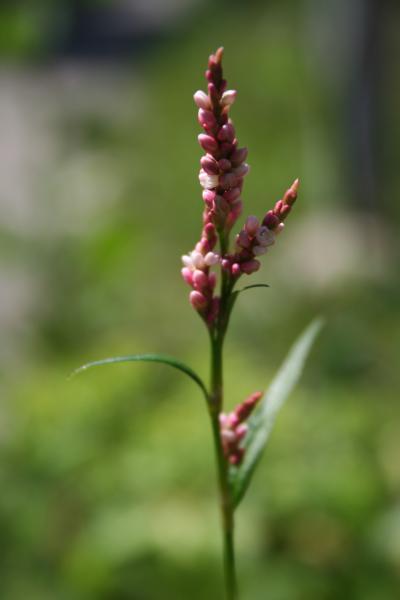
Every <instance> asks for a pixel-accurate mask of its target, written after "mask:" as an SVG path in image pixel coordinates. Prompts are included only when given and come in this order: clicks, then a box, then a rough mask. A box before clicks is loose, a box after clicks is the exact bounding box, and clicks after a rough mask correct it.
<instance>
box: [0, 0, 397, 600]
mask: <svg viewBox="0 0 400 600" xmlns="http://www.w3.org/2000/svg"><path fill="white" fill-rule="evenodd" d="M39 4H40V3H38V5H39ZM304 4H305V3H293V2H282V3H278V2H271V3H269V4H268V5H267V4H265V5H264V4H263V3H261V4H260V3H256V2H255V3H250V4H249V6H248V7H243V4H242V5H240V3H236V4H235V10H232V11H231V12H230V13H229V14H225V13H223V12H222V6H223V5H222V3H221V8H216V7H214V8H212V9H211V8H208V9H205V8H204V9H202V10H200V11H199V14H198V16H197V18H196V20H195V22H194V23H193V22H192V23H189V22H188V23H187V29H186V30H185V31H183V30H181V31H180V32H178V33H176V34H175V35H174V36H173V37H171V38H170V39H168V40H166V41H164V42H163V43H162V44H160V46H159V47H158V49H157V51H156V50H154V51H153V52H152V53H150V54H149V55H148V56H147V57H142V59H141V61H140V62H139V63H136V64H133V65H132V71H129V72H127V74H126V78H127V79H128V81H129V90H128V92H127V94H128V102H131V103H132V110H131V112H129V115H128V117H124V116H123V115H122V114H120V113H118V111H115V112H111V113H110V114H108V113H107V114H102V113H101V112H100V113H99V111H98V110H97V108H98V107H97V105H96V103H94V104H93V106H92V107H91V110H83V109H82V110H75V109H74V110H72V109H71V106H70V104H73V102H72V103H70V100H68V102H67V103H66V107H65V112H64V113H62V115H61V117H60V118H59V119H58V120H55V121H52V123H51V127H52V129H53V132H54V133H55V135H56V137H57V139H58V142H59V143H58V146H57V152H56V154H55V157H54V165H55V169H54V172H53V165H51V168H50V167H49V168H48V170H47V176H46V177H45V178H44V179H43V181H41V187H40V188H39V189H36V188H33V189H32V201H33V202H34V203H36V204H35V206H37V211H38V212H39V215H40V219H42V220H43V222H44V226H43V227H42V228H37V229H35V225H34V223H32V229H31V230H29V231H28V232H27V231H23V232H19V231H17V230H12V229H9V228H7V227H4V228H3V230H2V231H1V237H0V242H1V248H2V255H3V257H4V259H5V260H7V261H8V262H9V264H10V265H14V266H15V267H16V268H18V269H20V268H21V267H23V268H24V269H25V270H26V271H27V272H29V274H30V275H31V276H33V278H34V280H35V282H36V284H37V286H38V288H39V290H38V291H37V292H36V293H37V296H38V298H37V301H36V302H35V303H34V304H33V308H32V310H31V313H30V317H29V320H28V322H27V323H26V324H25V325H24V327H23V328H22V330H21V331H20V330H18V336H19V340H20V345H19V346H18V352H16V354H15V355H12V354H11V355H9V356H8V355H7V357H6V358H5V360H4V364H3V367H2V384H1V389H2V395H1V400H0V447H1V459H0V481H1V489H2V493H1V495H0V528H1V532H2V537H1V544H0V581H1V583H0V596H1V598H4V600H25V599H26V598H29V600H47V599H49V600H50V599H51V600H54V599H57V600H92V599H93V600H94V599H96V600H125V599H126V600H128V599H129V600H153V599H154V600H155V599H159V598H171V599H172V598H174V599H176V598H186V597H190V598H193V599H194V600H196V599H198V600H203V599H204V598H210V600H211V599H215V600H217V599H220V598H221V597H222V581H221V572H220V571H221V569H220V567H221V564H220V560H221V559H220V539H219V531H218V514H217V508H216V504H215V500H216V494H215V482H214V463H213V456H212V448H211V438H210V432H209V424H208V420H207V415H206V411H205V410H204V406H203V399H202V397H201V395H200V393H199V391H198V390H197V389H196V387H195V386H194V385H193V383H192V382H190V381H186V378H184V377H181V376H180V374H179V373H175V372H170V371H169V370H168V368H164V367H162V366H155V365H130V366H112V367H111V366H110V367H108V368H104V369H103V370H97V371H94V372H92V373H87V374H83V375H81V376H80V377H78V378H76V379H74V380H72V381H67V376H68V374H69V373H70V372H71V371H72V370H73V369H74V368H75V367H77V366H79V364H81V363H84V362H86V361H87V360H91V359H97V358H102V357H105V356H111V355H115V354H125V353H134V352H149V351H154V352H168V353H169V354H174V355H176V356H177V357H180V358H182V359H184V360H185V362H187V363H188V364H189V365H191V366H193V368H195V369H196V370H197V371H198V372H199V373H200V374H202V376H204V377H205V378H206V377H207V371H208V359H207V338H206V335H205V332H204V331H203V326H202V323H201V322H200V320H199V319H198V318H196V315H194V314H193V312H192V310H191V309H190V307H189V305H188V303H187V298H186V292H187V290H186V289H185V286H184V284H183V283H182V282H181V279H180V274H179V269H180V265H179V256H180V255H181V254H182V253H183V252H185V251H187V250H188V249H190V248H191V247H192V246H193V243H194V240H196V238H197V236H198V233H199V228H200V223H201V216H200V211H201V201H200V193H199V188H198V183H197V169H198V159H199V155H200V152H199V149H198V146H197V143H196V135H197V133H198V126H197V123H196V119H195V110H194V107H193V104H192V101H191V94H192V92H193V91H194V90H196V89H198V88H199V87H200V86H202V85H203V81H202V76H201V71H202V68H203V65H204V63H205V59H206V56H207V53H208V52H209V51H211V50H213V49H214V48H215V47H216V46H218V45H219V44H220V43H221V42H222V41H223V43H224V45H225V47H226V61H225V67H226V73H227V75H228V77H229V82H230V85H231V86H232V87H238V89H239V97H238V102H237V105H235V107H234V112H233V118H234V120H235V123H236V125H237V130H238V134H239V137H240V141H241V143H243V144H246V145H248V146H249V148H250V156H249V162H250V163H251V167H252V171H251V174H250V176H249V177H248V179H247V181H246V188H245V189H246V193H245V202H246V211H247V212H249V213H254V214H262V212H263V211H265V209H266V208H268V207H269V206H270V205H271V204H272V203H273V201H274V200H275V199H276V198H277V197H279V195H280V194H281V193H282V191H284V189H285V188H286V186H287V185H288V184H290V183H291V180H292V179H294V177H295V176H297V175H298V174H299V175H300V176H301V179H302V180H303V187H302V194H301V201H299V203H298V206H296V214H294V215H293V218H291V220H290V225H289V223H288V231H287V233H285V235H284V236H283V237H282V239H280V240H279V246H278V245H277V247H276V248H274V249H273V250H271V254H270V255H268V256H267V257H266V260H265V266H264V267H263V269H262V271H261V272H260V273H259V274H258V275H257V277H256V279H257V280H258V281H259V282H268V283H269V284H270V285H271V288H270V289H268V290H265V289H259V290H257V289H255V290H252V291H251V292H249V293H248V294H246V295H243V298H240V299H239V300H238V302H237V307H236V311H235V314H234V316H233V319H232V329H231V331H230V333H229V336H228V340H227V360H226V388H227V397H228V399H229V403H230V405H232V404H235V403H237V402H238V401H240V400H241V399H243V397H244V396H245V395H246V394H248V393H249V392H251V391H253V390H255V389H262V388H263V387H265V385H267V384H268V381H270V380H271V377H272V375H273V373H274V370H275V369H276V368H277V366H278V365H279V363H280V361H281V359H282V358H283V356H284V355H285V352H286V350H287V348H288V346H289V345H290V343H291V342H292V340H293V339H294V338H295V337H296V335H297V334H298V333H299V332H300V331H301V329H302V328H303V327H304V325H305V324H306V323H307V322H308V321H309V320H310V319H311V318H312V317H313V316H314V315H315V314H323V315H324V316H325V318H326V320H327V326H326V328H325V331H324V334H323V335H322V336H321V338H320V339H319V340H318V343H317V345H316V348H315V350H314V351H313V352H312V355H311V359H310V360H309V364H308V366H307V369H306V373H305V376H304V378H303V380H302V384H301V386H300V388H299V390H298V391H297V392H296V393H295V394H294V396H293V398H292V399H291V400H290V402H289V403H288V405H287V407H285V410H284V411H283V412H282V415H280V417H279V421H278V426H277V428H276V431H274V434H273V436H272V439H271V442H270V445H269V447H268V450H267V452H266V456H265V460H264V461H263V462H262V465H261V467H260V471H259V472H258V473H257V475H256V477H255V480H254V483H253V487H252V489H251V490H250V492H249V495H248V497H247V498H246V500H245V501H244V503H243V506H241V507H240V510H239V511H238V531H237V536H238V564H239V573H240V581H241V587H242V590H243V599H244V600H247V599H248V600H258V599H259V600H262V599H263V598H266V597H268V598H270V599H271V600H286V599H287V600H303V599H304V600H336V599H337V598H351V599H352V600H392V599H394V598H396V597H397V592H398V589H399V583H400V582H399V574H400V508H399V506H400V505H399V498H400V466H399V460H398V457H399V454H400V408H399V404H398V390H399V383H400V381H399V380H400V376H399V369H398V366H397V365H398V364H399V361H400V344H399V340H400V317H399V311H398V306H399V301H400V283H399V280H398V276H397V275H396V259H397V256H398V249H397V247H396V246H389V247H390V252H388V253H387V254H386V255H385V261H384V266H385V269H383V270H382V272H381V273H380V275H379V276H376V274H375V275H374V274H373V273H372V272H371V273H370V274H369V269H370V268H371V271H372V270H373V269H372V265H373V258H374V251H375V250H374V249H375V246H374V243H375V241H376V235H377V231H378V227H377V226H375V225H373V227H372V229H366V230H365V240H364V241H365V245H364V246H363V248H364V249H365V255H364V256H365V258H363V262H362V263H361V264H362V265H364V268H363V270H361V271H360V272H359V271H358V270H353V271H352V270H351V268H350V273H348V274H347V275H343V276H339V277H337V278H332V279H331V280H329V282H328V284H326V285H318V284H317V283H314V284H313V277H312V273H313V272H311V275H310V272H309V271H308V270H307V269H308V267H309V263H311V262H312V259H313V258H314V256H315V255H317V258H318V256H320V259H321V260H320V262H321V263H322V271H323V272H325V271H329V265H330V259H333V258H334V257H333V256H331V255H330V254H329V252H328V250H327V249H326V246H325V242H326V240H327V237H328V235H332V232H333V236H334V239H337V242H336V244H337V251H338V252H339V251H340V245H341V243H342V238H341V237H340V230H341V226H342V224H343V220H344V217H343V215H344V213H345V214H346V216H347V217H348V216H349V215H350V213H351V211H350V210H349V208H348V205H349V197H348V193H347V191H346V182H345V180H344V179H343V176H342V169H341V167H342V162H343V157H342V155H341V148H342V144H343V138H342V137H341V136H342V135H343V131H341V129H340V127H339V120H340V112H339V111H338V110H337V106H338V104H337V97H335V95H334V94H332V88H331V87H330V86H329V83H328V81H327V76H326V73H324V72H323V71H321V70H318V69H315V68H312V67H311V66H310V64H309V63H308V62H307V56H309V52H310V49H309V48H307V47H306V44H307V43H308V42H307V40H305V37H303V36H301V33H300V32H301V31H303V29H302V27H303V20H304V12H303V10H304ZM32 6H33V2H32ZM41 7H42V9H43V11H44V13H43V14H45V15H46V10H45V7H46V5H45V4H44V3H41ZM49 10H50V9H49ZM210 10H212V11H213V18H210V16H209V12H208V11H210ZM0 14H1V19H0V38H1V40H2V41H1V52H2V54H3V55H4V56H7V55H12V56H14V57H16V56H26V57H28V58H31V57H32V53H33V56H34V58H36V57H37V56H38V55H39V54H40V52H44V50H43V46H42V41H40V40H39V38H38V29H37V27H36V25H35V20H32V19H31V18H30V16H29V11H28V10H27V8H26V6H25V5H24V7H22V5H21V8H19V7H16V6H14V4H11V3H9V4H8V5H7V7H2V8H1V9H0ZM38 14H39V13H38ZM221 23H222V25H221ZM3 34H4V35H3ZM39 50H40V52H39ZM36 68H38V67H36ZM104 86H105V88H106V86H107V82H106V80H105V83H104ZM138 88H140V93H139V94H138ZM104 92H105V93H106V89H105V90H104ZM337 93H338V92H337ZM391 102H392V99H387V103H388V104H390V103H391ZM394 106H395V104H394ZM72 108H73V107H72ZM392 111H393V108H392ZM393 112H395V111H393ZM74 161H76V163H79V164H80V165H81V170H78V171H72V175H71V173H70V172H69V171H68V168H67V167H68V166H69V165H71V164H72V165H74V164H75V162H74ZM63 168H64V169H65V170H66V174H65V171H63ZM397 171H398V170H396V172H395V173H393V175H392V181H395V180H396V177H398V172H397ZM82 172H84V173H85V175H82ZM74 177H75V178H77V183H75V184H74V179H73V178H74ZM85 177H86V178H85ZM88 179H90V181H91V183H92V184H93V186H94V189H95V198H96V200H95V201H94V203H92V204H93V205H92V207H91V210H87V212H85V207H86V205H87V204H88V203H87V202H86V197H85V193H88V192H87V190H88V189H89V188H88V186H87V183H88ZM110 182H111V183H110ZM382 185H383V186H385V185H388V184H387V182H386V183H383V184H382ZM89 187H90V186H89ZM76 189H78V190H79V192H80V196H79V199H78V200H75V199H74V197H73V192H74V190H76ZM385 189H386V188H385ZM81 190H83V191H82V192H81ZM96 194H97V195H96ZM391 197H392V198H393V199H394V196H393V194H392V196H391ZM103 199H104V201H103ZM324 211H325V213H326V214H327V215H328V221H329V219H331V220H330V221H329V223H331V225H330V227H329V228H328V229H324V230H323V231H322V233H321V235H320V246H318V247H312V249H311V251H310V252H312V254H313V256H311V254H307V253H305V252H306V250H307V247H306V250H304V248H303V249H301V248H299V247H298V246H296V245H295V240H299V239H300V238H299V237H298V236H299V235H300V234H301V231H302V229H301V228H302V227H303V225H304V226H305V227H308V228H309V229H308V230H307V232H308V233H309V234H310V235H311V233H312V232H311V231H310V229H311V228H312V227H313V226H314V225H313V223H314V221H312V218H313V217H314V215H315V214H316V213H318V214H319V213H321V214H324ZM390 211H391V212H389V213H388V214H392V215H396V214H398V208H396V207H395V206H394V202H393V203H392V204H391V205H390ZM331 215H333V217H332V216H331ZM358 216H359V215H356V217H358ZM46 219H48V220H46ZM61 222H63V224H64V222H65V223H66V229H65V231H64V230H62V229H61V228H59V227H58V225H59V224H60V223H61ZM72 225H73V226H72ZM381 225H382V224H381V223H380V224H379V227H381ZM383 227H384V235H385V236H386V237H387V238H388V239H389V241H390V237H391V235H392V231H393V227H395V222H394V218H393V217H392V220H391V221H389V219H387V220H384V222H383ZM371 232H372V233H371ZM296 236H297V237H296ZM307 239H308V238H307ZM308 249H309V247H308ZM297 254H299V256H300V258H301V257H303V264H302V268H301V269H299V270H296V269H294V268H293V265H294V264H295V263H293V259H292V258H291V257H293V256H294V255H297ZM348 260H350V259H348ZM345 263H346V264H347V258H345ZM365 264H366V267H365ZM366 273H367V274H366ZM394 274H395V275H394ZM10 343H11V337H10V339H8V338H7V337H6V336H4V337H3V344H4V348H5V349H6V348H7V347H8V345H9V344H10Z"/></svg>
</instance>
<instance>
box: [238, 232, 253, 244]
mask: <svg viewBox="0 0 400 600" xmlns="http://www.w3.org/2000/svg"><path fill="white" fill-rule="evenodd" d="M236 243H237V245H238V246H239V247H240V248H250V246H251V241H250V239H249V236H248V235H247V233H246V232H245V231H244V230H243V229H242V231H241V232H240V233H239V234H238V236H237V238H236Z"/></svg>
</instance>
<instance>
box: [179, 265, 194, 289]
mask: <svg viewBox="0 0 400 600" xmlns="http://www.w3.org/2000/svg"><path fill="white" fill-rule="evenodd" d="M181 273H182V277H183V279H184V281H186V283H187V284H189V285H192V283H193V278H192V271H191V269H189V268H188V267H183V269H182V270H181Z"/></svg>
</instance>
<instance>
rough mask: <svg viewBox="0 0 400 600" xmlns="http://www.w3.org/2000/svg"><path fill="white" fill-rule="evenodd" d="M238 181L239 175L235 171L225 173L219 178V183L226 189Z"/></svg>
mask: <svg viewBox="0 0 400 600" xmlns="http://www.w3.org/2000/svg"><path fill="white" fill-rule="evenodd" d="M237 183H238V177H237V175H235V173H223V174H222V175H221V177H220V178H219V185H220V186H221V187H222V188H224V190H229V189H230V188H233V187H235V186H236V185H237Z"/></svg>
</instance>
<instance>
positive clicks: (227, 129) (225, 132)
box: [217, 123, 235, 142]
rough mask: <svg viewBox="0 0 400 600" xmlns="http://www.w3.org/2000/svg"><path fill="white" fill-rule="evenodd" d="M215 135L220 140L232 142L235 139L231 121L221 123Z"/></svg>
mask: <svg viewBox="0 0 400 600" xmlns="http://www.w3.org/2000/svg"><path fill="white" fill-rule="evenodd" d="M217 137H218V139H219V140H220V141H221V142H233V140H234V139H235V128H234V126H233V125H232V123H226V124H225V125H222V127H221V129H220V130H219V132H218V136H217Z"/></svg>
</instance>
